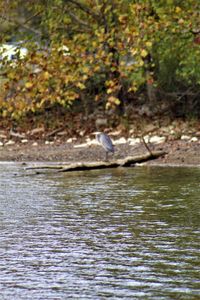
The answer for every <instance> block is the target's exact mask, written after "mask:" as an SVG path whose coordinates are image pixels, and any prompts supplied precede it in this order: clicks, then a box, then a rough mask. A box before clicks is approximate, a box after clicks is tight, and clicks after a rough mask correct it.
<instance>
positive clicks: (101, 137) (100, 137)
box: [95, 132, 115, 161]
mask: <svg viewBox="0 0 200 300" xmlns="http://www.w3.org/2000/svg"><path fill="white" fill-rule="evenodd" d="M95 135H96V139H97V141H98V142H99V143H100V144H101V146H102V147H103V148H104V149H105V150H106V161H108V153H109V152H112V153H113V154H114V152H115V149H114V146H113V143H112V140H111V138H110V137H109V136H108V135H107V134H106V133H103V132H96V133H95Z"/></svg>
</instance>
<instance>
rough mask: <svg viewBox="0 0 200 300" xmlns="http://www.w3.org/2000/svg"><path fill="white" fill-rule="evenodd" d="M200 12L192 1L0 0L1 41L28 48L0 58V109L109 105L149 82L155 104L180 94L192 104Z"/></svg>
mask: <svg viewBox="0 0 200 300" xmlns="http://www.w3.org/2000/svg"><path fill="white" fill-rule="evenodd" d="M199 11H200V4H199V2H198V1H196V0H188V1H180V0H166V1H164V0H161V1H158V0H151V1H147V0H138V1H136V0H132V1H128V0H103V1H100V0H87V1H85V0H48V1H47V0H30V1H23V0H2V1H1V4H0V19H1V24H2V25H0V27H1V28H0V29H1V32H2V35H1V42H2V44H3V43H5V42H8V41H13V40H15V41H21V44H20V45H19V53H20V47H22V45H23V47H26V48H27V49H28V55H27V56H26V57H25V58H23V59H20V58H19V55H18V58H16V59H15V61H14V62H13V61H8V60H7V59H3V60H2V61H1V79H0V80H1V92H0V114H1V115H2V116H4V117H11V118H14V119H20V117H21V116H23V115H26V114H27V113H28V112H33V113H36V112H38V111H40V112H41V111H44V110H46V109H48V108H50V107H53V106H55V105H59V106H63V107H65V108H66V109H67V108H69V107H73V104H74V103H77V102H78V103H79V104H80V105H81V106H82V107H83V108H84V109H85V111H86V112H87V111H89V110H92V109H93V107H94V106H97V105H99V106H101V107H103V109H110V108H115V107H117V106H120V105H123V104H124V102H125V101H126V99H131V96H132V95H133V94H134V93H137V92H138V91H140V90H141V89H142V90H143V91H144V90H145V88H146V89H147V91H148V88H149V87H153V88H154V90H155V91H156V97H155V99H154V101H155V100H156V101H157V103H158V102H159V101H160V97H161V96H160V95H163V93H165V98H166V97H167V96H166V95H168V94H169V95H173V93H175V95H178V96H176V97H175V98H173V101H175V100H176V99H177V98H178V99H179V100H180V99H182V98H181V97H180V95H182V93H183V94H184V95H185V94H187V95H188V94H189V95H190V96H191V95H192V96H194V98H192V100H193V105H192V108H193V109H196V108H197V106H198V107H199V105H200V102H199V100H196V95H198V93H199V86H200V66H199V64H200V62H199V57H200V24H199V20H200V19H199ZM188 91H189V93H188ZM147 95H148V93H147ZM169 97H170V96H169ZM170 99H171V98H170ZM184 99H185V98H184ZM148 100H149V101H151V100H152V99H151V97H150V96H149V99H148ZM188 101H189V100H188Z"/></svg>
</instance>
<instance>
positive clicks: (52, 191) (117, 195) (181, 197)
mask: <svg viewBox="0 0 200 300" xmlns="http://www.w3.org/2000/svg"><path fill="white" fill-rule="evenodd" d="M0 174H1V175H0V295H1V299H6V300H7V299H16V300H18V299H20V300H21V299H26V300H28V299H32V300H34V299H45V300H48V299H92V300H94V299H107V298H109V299H157V300H162V299H165V300H166V299H181V300H182V299H186V300H189V299H190V300H193V299H200V280H199V278H200V277H199V274H200V263H199V259H200V252H199V245H200V229H199V225H200V201H199V200H200V196H199V194H200V187H199V178H200V169H198V168H161V167H160V168H159V167H138V168H126V169H125V168H119V169H116V170H114V169H113V170H112V169H111V170H101V171H88V172H71V173H59V174H47V175H35V176H32V175H31V174H30V175H28V176H27V171H25V170H24V169H23V166H21V165H19V164H0Z"/></svg>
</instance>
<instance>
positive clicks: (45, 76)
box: [43, 71, 50, 79]
mask: <svg viewBox="0 0 200 300" xmlns="http://www.w3.org/2000/svg"><path fill="white" fill-rule="evenodd" d="M43 77H44V79H49V77H50V74H49V72H47V71H46V72H44V74H43Z"/></svg>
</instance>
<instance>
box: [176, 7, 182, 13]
mask: <svg viewBox="0 0 200 300" xmlns="http://www.w3.org/2000/svg"><path fill="white" fill-rule="evenodd" d="M175 12H176V13H177V14H179V13H180V12H181V8H180V7H179V6H177V7H176V9H175Z"/></svg>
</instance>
